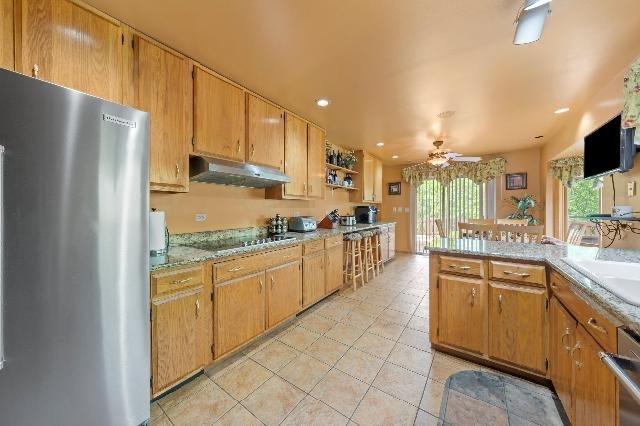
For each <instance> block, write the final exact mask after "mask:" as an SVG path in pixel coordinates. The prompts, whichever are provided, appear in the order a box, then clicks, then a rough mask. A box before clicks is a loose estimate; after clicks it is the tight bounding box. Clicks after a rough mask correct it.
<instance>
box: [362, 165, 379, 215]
mask: <svg viewBox="0 0 640 426" xmlns="http://www.w3.org/2000/svg"><path fill="white" fill-rule="evenodd" d="M375 171H376V164H375V159H374V158H373V157H372V156H371V155H369V154H367V153H365V154H364V155H363V156H362V201H365V202H369V203H373V202H374V201H375V200H374V198H375V196H374V191H375V184H374V182H375V179H374V177H375Z"/></svg>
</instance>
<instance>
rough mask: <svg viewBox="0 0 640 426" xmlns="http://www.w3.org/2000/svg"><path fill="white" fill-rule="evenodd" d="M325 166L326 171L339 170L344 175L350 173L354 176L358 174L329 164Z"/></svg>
mask: <svg viewBox="0 0 640 426" xmlns="http://www.w3.org/2000/svg"><path fill="white" fill-rule="evenodd" d="M325 164H326V165H327V169H331V170H339V171H341V172H344V173H351V174H356V175H357V174H358V172H356V171H355V170H351V169H345V168H344V167H340V166H336V165H335V164H331V163H325Z"/></svg>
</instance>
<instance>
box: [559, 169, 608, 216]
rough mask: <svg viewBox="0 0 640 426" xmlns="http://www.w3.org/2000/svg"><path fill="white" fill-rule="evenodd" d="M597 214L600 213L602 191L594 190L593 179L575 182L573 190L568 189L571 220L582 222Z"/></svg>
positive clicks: (572, 186)
mask: <svg viewBox="0 0 640 426" xmlns="http://www.w3.org/2000/svg"><path fill="white" fill-rule="evenodd" d="M596 213H600V189H597V188H594V181H593V180H592V179H582V180H579V181H577V182H574V183H573V185H571V188H569V189H567V214H568V216H569V219H570V220H571V219H573V220H581V219H585V218H586V217H587V216H589V215H590V214H596Z"/></svg>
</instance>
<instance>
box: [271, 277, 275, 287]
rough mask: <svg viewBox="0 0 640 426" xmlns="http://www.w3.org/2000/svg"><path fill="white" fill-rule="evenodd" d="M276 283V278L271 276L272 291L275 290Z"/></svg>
mask: <svg viewBox="0 0 640 426" xmlns="http://www.w3.org/2000/svg"><path fill="white" fill-rule="evenodd" d="M275 283H276V280H275V278H273V275H271V289H272V290H273V286H274V284H275Z"/></svg>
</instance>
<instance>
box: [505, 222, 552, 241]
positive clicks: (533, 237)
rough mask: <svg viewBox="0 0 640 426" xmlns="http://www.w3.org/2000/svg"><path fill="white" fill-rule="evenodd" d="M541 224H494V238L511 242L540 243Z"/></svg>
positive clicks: (542, 229) (542, 227) (542, 230)
mask: <svg viewBox="0 0 640 426" xmlns="http://www.w3.org/2000/svg"><path fill="white" fill-rule="evenodd" d="M543 232H544V226H543V225H496V239H497V240H498V241H508V242H511V243H534V244H540V243H542V234H543Z"/></svg>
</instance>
